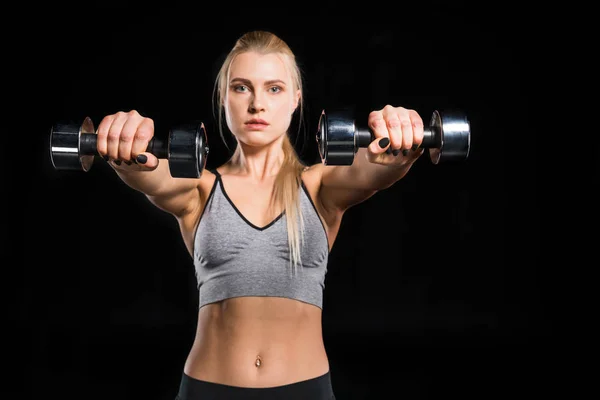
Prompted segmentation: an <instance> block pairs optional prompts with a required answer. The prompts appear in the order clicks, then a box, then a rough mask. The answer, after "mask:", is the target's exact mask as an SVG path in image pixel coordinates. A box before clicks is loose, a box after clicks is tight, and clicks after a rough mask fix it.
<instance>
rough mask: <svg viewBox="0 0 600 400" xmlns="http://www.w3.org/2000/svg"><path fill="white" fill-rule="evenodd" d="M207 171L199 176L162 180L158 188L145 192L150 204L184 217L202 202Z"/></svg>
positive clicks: (177, 216)
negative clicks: (150, 192) (151, 191)
mask: <svg viewBox="0 0 600 400" xmlns="http://www.w3.org/2000/svg"><path fill="white" fill-rule="evenodd" d="M208 174H209V173H208V172H206V171H204V172H203V173H202V175H201V176H200V178H173V177H169V178H166V179H165V180H164V183H163V184H162V185H161V187H160V190H158V191H156V192H154V193H152V194H146V197H147V198H148V199H149V200H150V202H151V203H152V204H154V205H155V206H156V207H158V208H160V209H161V210H163V211H165V212H167V213H169V214H172V215H173V216H175V217H176V218H178V219H182V218H185V217H186V216H187V215H189V214H190V213H192V212H194V211H195V210H197V209H198V208H200V207H201V206H202V204H203V199H204V197H205V196H204V192H205V191H204V190H203V188H204V187H205V186H207V181H208V180H210V179H209V178H207V175H208Z"/></svg>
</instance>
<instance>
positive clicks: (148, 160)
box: [135, 152, 158, 170]
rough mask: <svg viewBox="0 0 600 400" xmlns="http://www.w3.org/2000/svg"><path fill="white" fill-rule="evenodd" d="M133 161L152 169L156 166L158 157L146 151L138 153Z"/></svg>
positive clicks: (144, 167)
mask: <svg viewBox="0 0 600 400" xmlns="http://www.w3.org/2000/svg"><path fill="white" fill-rule="evenodd" d="M135 162H136V163H137V165H139V166H140V167H142V168H143V169H146V170H153V169H156V168H157V167H158V158H157V157H156V156H155V155H154V154H152V153H148V152H142V153H139V154H138V155H137V156H136V158H135Z"/></svg>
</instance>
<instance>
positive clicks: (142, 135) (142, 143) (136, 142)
mask: <svg viewBox="0 0 600 400" xmlns="http://www.w3.org/2000/svg"><path fill="white" fill-rule="evenodd" d="M152 137H154V121H153V120H152V119H150V118H144V119H143V120H142V122H141V123H140V124H139V125H138V126H137V132H136V134H135V137H134V138H133V143H132V146H131V157H132V158H134V159H135V157H137V156H138V154H140V153H143V152H145V151H146V149H147V148H148V143H149V142H150V139H152Z"/></svg>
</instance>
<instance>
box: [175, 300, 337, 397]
mask: <svg viewBox="0 0 600 400" xmlns="http://www.w3.org/2000/svg"><path fill="white" fill-rule="evenodd" d="M328 371H329V364H328V360H327V355H326V351H325V346H324V343H323V339H322V325H321V310H320V309H319V308H318V307H315V306H313V305H309V304H304V303H302V302H298V301H295V300H289V299H283V298H270V297H239V298H233V299H228V300H225V301H221V302H218V303H213V304H209V305H206V306H204V307H202V308H201V309H200V311H199V313H198V326H197V332H196V337H195V339H194V343H193V345H192V348H191V351H190V353H189V355H188V358H187V360H186V363H185V368H184V372H185V373H186V374H187V375H189V376H190V377H193V378H195V379H199V380H203V381H207V382H214V383H220V384H225V385H232V386H240V387H270V386H278V385H285V384H290V383H294V382H298V381H302V380H306V379H311V378H314V377H317V376H321V375H323V374H324V373H326V372H328Z"/></svg>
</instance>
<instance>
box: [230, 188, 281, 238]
mask: <svg viewBox="0 0 600 400" xmlns="http://www.w3.org/2000/svg"><path fill="white" fill-rule="evenodd" d="M221 185H222V189H223V194H224V195H225V197H226V198H227V200H228V201H229V202H230V203H231V205H232V206H233V208H234V209H235V210H236V211H237V212H238V213H239V214H240V216H241V217H243V218H244V219H246V220H247V221H248V222H249V223H250V224H252V225H253V226H255V227H258V228H263V227H265V226H267V225H269V224H271V223H272V222H273V221H274V220H275V219H276V218H278V217H279V216H280V214H281V213H282V212H283V209H282V207H281V206H279V205H276V204H273V203H272V195H273V186H274V182H268V183H260V184H258V183H248V182H246V181H242V180H236V178H232V179H230V180H227V181H224V180H222V181H221Z"/></svg>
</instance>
